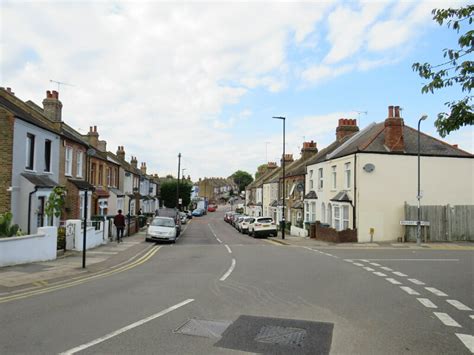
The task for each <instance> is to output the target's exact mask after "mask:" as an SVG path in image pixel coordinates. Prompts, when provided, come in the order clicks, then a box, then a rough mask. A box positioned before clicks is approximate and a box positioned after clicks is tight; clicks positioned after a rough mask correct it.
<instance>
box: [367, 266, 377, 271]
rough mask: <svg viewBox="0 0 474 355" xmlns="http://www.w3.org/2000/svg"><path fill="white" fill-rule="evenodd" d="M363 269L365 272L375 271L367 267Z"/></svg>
mask: <svg viewBox="0 0 474 355" xmlns="http://www.w3.org/2000/svg"><path fill="white" fill-rule="evenodd" d="M364 269H365V270H367V271H375V270H374V269H372V268H371V267H368V266H366V267H364Z"/></svg>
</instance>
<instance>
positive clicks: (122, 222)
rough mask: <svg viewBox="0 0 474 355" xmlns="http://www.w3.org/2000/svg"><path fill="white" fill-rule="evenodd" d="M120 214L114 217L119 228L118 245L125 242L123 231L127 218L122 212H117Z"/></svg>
mask: <svg viewBox="0 0 474 355" xmlns="http://www.w3.org/2000/svg"><path fill="white" fill-rule="evenodd" d="M117 212H118V214H117V215H116V216H115V217H114V224H115V227H116V228H117V243H120V242H121V241H123V240H122V239H123V229H124V228H125V216H124V215H123V214H122V210H118V211H117Z"/></svg>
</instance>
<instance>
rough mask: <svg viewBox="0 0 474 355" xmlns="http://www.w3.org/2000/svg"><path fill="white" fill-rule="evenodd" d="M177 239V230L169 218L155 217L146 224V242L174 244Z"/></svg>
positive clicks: (173, 221)
mask: <svg viewBox="0 0 474 355" xmlns="http://www.w3.org/2000/svg"><path fill="white" fill-rule="evenodd" d="M177 238H178V228H177V226H176V223H175V220H174V219H173V218H171V217H155V218H153V220H152V221H151V223H149V224H148V228H147V230H146V238H145V240H146V241H147V242H151V241H155V242H157V241H168V242H172V243H175V242H176V239H177Z"/></svg>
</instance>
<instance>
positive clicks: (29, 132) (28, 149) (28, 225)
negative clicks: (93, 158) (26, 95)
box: [0, 88, 60, 234]
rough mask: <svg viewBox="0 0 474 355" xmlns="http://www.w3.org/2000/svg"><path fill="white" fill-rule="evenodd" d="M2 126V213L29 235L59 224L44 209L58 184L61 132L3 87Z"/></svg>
mask: <svg viewBox="0 0 474 355" xmlns="http://www.w3.org/2000/svg"><path fill="white" fill-rule="evenodd" d="M0 127H1V130H0V161H1V162H2V169H1V172H0V189H1V190H0V213H4V212H7V211H11V212H12V213H13V223H16V224H18V225H19V226H20V228H21V229H22V230H23V231H24V232H26V233H28V234H30V233H36V231H37V228H38V227H41V226H44V225H55V224H57V223H58V220H57V219H56V218H49V217H48V216H46V214H45V206H46V201H47V199H48V197H49V195H50V194H51V192H52V189H53V188H54V187H55V186H57V185H58V179H59V154H60V153H59V152H60V148H59V146H60V130H59V129H58V127H57V126H55V125H54V123H52V122H50V121H49V120H48V118H47V117H46V116H45V115H43V114H41V113H40V112H38V111H37V110H36V109H34V108H33V107H31V106H30V105H28V104H27V103H26V102H24V101H22V100H20V99H19V98H18V97H16V96H15V95H14V93H13V92H12V91H11V89H9V88H7V89H4V88H0Z"/></svg>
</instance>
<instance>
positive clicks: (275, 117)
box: [272, 116, 286, 239]
mask: <svg viewBox="0 0 474 355" xmlns="http://www.w3.org/2000/svg"><path fill="white" fill-rule="evenodd" d="M272 118H274V119H277V120H282V121H283V160H282V163H281V166H282V170H283V198H282V202H283V206H282V211H283V216H282V218H281V224H280V225H281V239H285V227H286V223H285V121H286V117H282V116H274V117H272Z"/></svg>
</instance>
